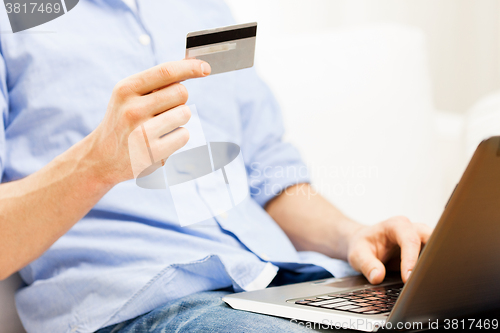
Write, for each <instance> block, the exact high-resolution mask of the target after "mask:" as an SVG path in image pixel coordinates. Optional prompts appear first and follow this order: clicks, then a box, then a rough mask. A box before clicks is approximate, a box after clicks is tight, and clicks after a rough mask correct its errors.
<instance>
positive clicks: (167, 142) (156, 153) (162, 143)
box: [150, 127, 189, 162]
mask: <svg viewBox="0 0 500 333" xmlns="http://www.w3.org/2000/svg"><path fill="white" fill-rule="evenodd" d="M188 140H189V132H188V130H187V129H185V128H184V127H179V128H177V129H175V130H174V131H172V132H170V133H168V134H167V135H165V136H163V137H161V138H157V139H155V140H153V141H152V142H151V143H150V145H151V153H152V154H153V160H154V161H155V162H158V161H160V160H163V159H167V158H168V157H169V156H170V155H172V154H173V153H174V152H175V151H176V150H179V149H181V148H182V147H184V146H185V145H186V143H187V142H188Z"/></svg>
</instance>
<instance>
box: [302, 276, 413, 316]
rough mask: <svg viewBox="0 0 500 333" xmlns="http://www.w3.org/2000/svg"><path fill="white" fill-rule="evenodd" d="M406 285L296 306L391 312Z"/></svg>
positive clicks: (314, 299)
mask: <svg viewBox="0 0 500 333" xmlns="http://www.w3.org/2000/svg"><path fill="white" fill-rule="evenodd" d="M403 286H404V284H403V283H398V284H392V285H389V286H383V287H382V286H381V287H372V288H366V289H359V290H354V291H350V292H344V293H336V294H330V295H323V296H317V297H310V298H306V299H302V300H298V301H296V302H295V304H299V305H305V306H313V307H318V308H322V309H331V310H338V311H346V312H352V313H358V314H381V313H387V312H391V310H392V307H393V306H394V303H396V300H397V299H398V297H399V293H400V292H401V289H403Z"/></svg>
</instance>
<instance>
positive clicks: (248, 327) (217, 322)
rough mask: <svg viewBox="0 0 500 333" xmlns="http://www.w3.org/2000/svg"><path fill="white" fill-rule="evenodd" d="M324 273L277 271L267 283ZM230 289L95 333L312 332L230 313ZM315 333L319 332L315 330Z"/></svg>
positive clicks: (302, 279)
mask: <svg viewBox="0 0 500 333" xmlns="http://www.w3.org/2000/svg"><path fill="white" fill-rule="evenodd" d="M331 276H332V275H331V274H330V273H328V272H326V271H325V272H321V273H309V274H297V273H293V272H288V271H280V272H279V273H278V275H277V276H276V278H275V279H274V280H273V282H272V283H271V286H278V285H283V284H288V283H298V282H305V281H313V280H319V279H324V278H328V277H331ZM233 292H234V291H233V290H232V288H231V289H230V288H228V289H224V290H216V291H206V292H201V293H196V294H193V295H189V296H186V297H183V298H180V299H177V300H173V301H170V302H168V303H167V304H165V305H164V306H162V307H159V308H157V309H155V310H153V311H151V312H148V313H146V314H144V315H142V316H139V317H137V318H134V319H130V320H127V321H125V322H123V323H120V324H117V325H112V326H109V327H105V328H103V329H100V330H99V331H97V333H146V332H147V333H160V332H161V333H163V332H183V333H184V332H186V333H188V332H228V333H229V332H231V333H238V332H259V333H267V332H272V333H274V332H292V333H294V332H297V333H299V332H303V333H305V332H308V333H310V332H313V331H314V330H312V329H310V328H307V325H305V323H301V324H299V323H297V322H291V321H290V319H284V318H278V317H272V316H266V315H261V314H256V313H251V312H246V311H238V310H233V309H232V308H231V307H229V306H228V305H226V303H224V302H223V301H222V297H224V296H225V295H228V294H231V293H233ZM317 328H318V329H317V330H316V331H319V332H321V331H322V330H321V329H319V328H320V327H319V326H318V327H317ZM329 332H330V331H329Z"/></svg>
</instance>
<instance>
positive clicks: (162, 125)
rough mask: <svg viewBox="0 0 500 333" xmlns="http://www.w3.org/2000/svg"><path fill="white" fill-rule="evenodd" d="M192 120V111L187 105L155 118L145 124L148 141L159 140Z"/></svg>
mask: <svg viewBox="0 0 500 333" xmlns="http://www.w3.org/2000/svg"><path fill="white" fill-rule="evenodd" d="M190 118H191V110H190V109H189V107H188V106H186V105H181V106H177V107H175V108H173V109H171V110H168V111H166V112H163V113H162V114H160V115H158V116H156V117H153V118H152V119H150V120H148V121H146V122H145V123H144V130H145V132H146V134H147V137H148V140H149V141H153V140H156V139H159V138H160V137H161V136H162V135H164V134H167V133H170V132H172V131H173V130H174V129H176V128H177V127H179V126H183V125H186V123H187V122H188V121H189V119H190Z"/></svg>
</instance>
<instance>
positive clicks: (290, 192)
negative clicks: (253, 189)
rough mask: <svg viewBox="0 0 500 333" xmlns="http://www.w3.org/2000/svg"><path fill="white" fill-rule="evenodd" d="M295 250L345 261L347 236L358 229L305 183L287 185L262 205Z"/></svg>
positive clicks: (348, 237) (357, 225)
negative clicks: (265, 204)
mask: <svg viewBox="0 0 500 333" xmlns="http://www.w3.org/2000/svg"><path fill="white" fill-rule="evenodd" d="M266 211H267V212H268V213H269V215H271V217H272V218H273V219H274V220H275V221H276V222H277V223H278V225H279V226H280V227H281V228H282V229H283V231H284V232H285V233H286V234H287V236H288V237H289V238H290V240H291V241H292V243H293V244H294V246H295V248H296V249H297V250H299V251H316V252H320V253H323V254H325V255H327V256H330V257H332V258H337V259H343V260H346V259H347V249H348V243H349V240H350V237H351V236H352V234H354V233H355V232H356V231H357V230H359V229H360V228H361V227H362V226H361V225H360V224H358V223H356V222H354V221H353V220H351V219H349V218H348V217H346V216H345V215H344V214H342V213H341V212H340V211H339V210H338V209H337V208H335V206H333V205H332V204H331V203H330V202H328V201H327V200H326V199H325V198H323V197H322V196H321V195H320V194H318V193H317V192H315V191H314V189H313V188H312V187H311V186H310V185H309V184H298V185H295V186H291V187H289V188H287V189H286V191H284V192H283V193H281V194H280V195H279V196H278V197H276V198H274V199H273V200H272V201H270V202H269V203H268V205H267V206H266Z"/></svg>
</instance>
